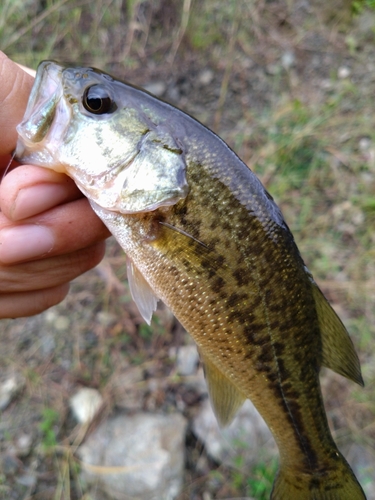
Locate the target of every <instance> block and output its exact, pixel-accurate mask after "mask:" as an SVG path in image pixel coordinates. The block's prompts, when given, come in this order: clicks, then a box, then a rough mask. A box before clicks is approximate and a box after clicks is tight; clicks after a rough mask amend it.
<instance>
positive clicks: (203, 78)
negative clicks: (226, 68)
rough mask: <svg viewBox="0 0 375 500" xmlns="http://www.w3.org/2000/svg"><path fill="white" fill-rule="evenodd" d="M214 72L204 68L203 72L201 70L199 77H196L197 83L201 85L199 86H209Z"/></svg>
mask: <svg viewBox="0 0 375 500" xmlns="http://www.w3.org/2000/svg"><path fill="white" fill-rule="evenodd" d="M214 76H215V75H214V72H213V71H212V69H209V68H205V69H204V70H202V71H201V72H200V73H199V75H198V82H199V83H200V84H201V85H209V84H210V83H211V82H212V80H213V79H214Z"/></svg>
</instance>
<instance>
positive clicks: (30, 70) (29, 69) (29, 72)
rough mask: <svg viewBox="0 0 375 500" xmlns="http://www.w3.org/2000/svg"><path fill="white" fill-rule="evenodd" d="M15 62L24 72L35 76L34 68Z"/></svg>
mask: <svg viewBox="0 0 375 500" xmlns="http://www.w3.org/2000/svg"><path fill="white" fill-rule="evenodd" d="M16 64H17V66H18V67H19V68H21V69H22V70H23V71H25V72H26V73H28V74H29V75H30V76H32V77H33V78H35V76H36V71H35V69H31V68H29V67H27V66H24V65H23V64H19V63H16Z"/></svg>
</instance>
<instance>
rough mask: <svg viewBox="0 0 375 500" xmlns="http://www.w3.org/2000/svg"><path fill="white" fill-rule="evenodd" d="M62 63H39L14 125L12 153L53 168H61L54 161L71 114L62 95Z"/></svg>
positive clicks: (19, 157)
mask: <svg viewBox="0 0 375 500" xmlns="http://www.w3.org/2000/svg"><path fill="white" fill-rule="evenodd" d="M63 70H64V67H63V66H61V65H60V64H58V63H55V62H54V61H43V62H41V63H40V65H39V67H38V71H37V74H36V78H35V82H34V85H33V88H32V90H31V94H30V98H29V101H28V105H27V108H26V111H25V115H24V117H23V120H22V122H21V123H20V124H19V125H18V126H17V132H18V141H17V146H16V151H15V157H16V159H18V160H22V163H26V162H31V163H33V164H34V165H38V166H42V167H49V168H53V169H54V170H56V171H60V172H64V171H65V168H63V166H61V165H58V164H57V163H56V154H55V153H56V151H57V150H58V148H59V145H60V144H61V141H62V138H63V137H64V135H65V133H66V130H67V128H68V126H69V121H70V118H71V108H70V106H69V105H68V103H67V102H66V99H65V98H64V91H63V85H62V72H63Z"/></svg>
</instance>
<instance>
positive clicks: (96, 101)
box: [82, 85, 117, 115]
mask: <svg viewBox="0 0 375 500" xmlns="http://www.w3.org/2000/svg"><path fill="white" fill-rule="evenodd" d="M82 104H83V107H84V108H85V109H86V110H87V111H89V112H90V113H93V114H94V115H104V114H107V113H113V112H114V111H116V109H117V106H116V103H115V101H114V100H113V99H112V96H111V95H110V93H109V91H108V89H107V88H106V87H104V86H103V85H91V86H90V87H87V89H86V90H85V91H84V93H83V97H82Z"/></svg>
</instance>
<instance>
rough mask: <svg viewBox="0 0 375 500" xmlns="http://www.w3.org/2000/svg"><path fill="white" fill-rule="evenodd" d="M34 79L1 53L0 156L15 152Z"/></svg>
mask: <svg viewBox="0 0 375 500" xmlns="http://www.w3.org/2000/svg"><path fill="white" fill-rule="evenodd" d="M33 81H34V79H33V77H32V76H31V75H29V74H28V73H26V72H25V71H24V70H23V69H21V68H20V67H19V66H18V65H17V64H16V63H14V62H13V61H11V60H10V59H9V58H8V57H7V56H6V55H5V54H4V53H3V52H0V156H2V155H7V154H9V153H11V152H12V151H13V149H14V148H15V146H16V142H17V131H16V126H17V125H18V124H19V123H20V122H21V120H22V117H23V115H24V113H25V109H26V104H27V101H28V98H29V94H30V91H31V87H32V85H33Z"/></svg>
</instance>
